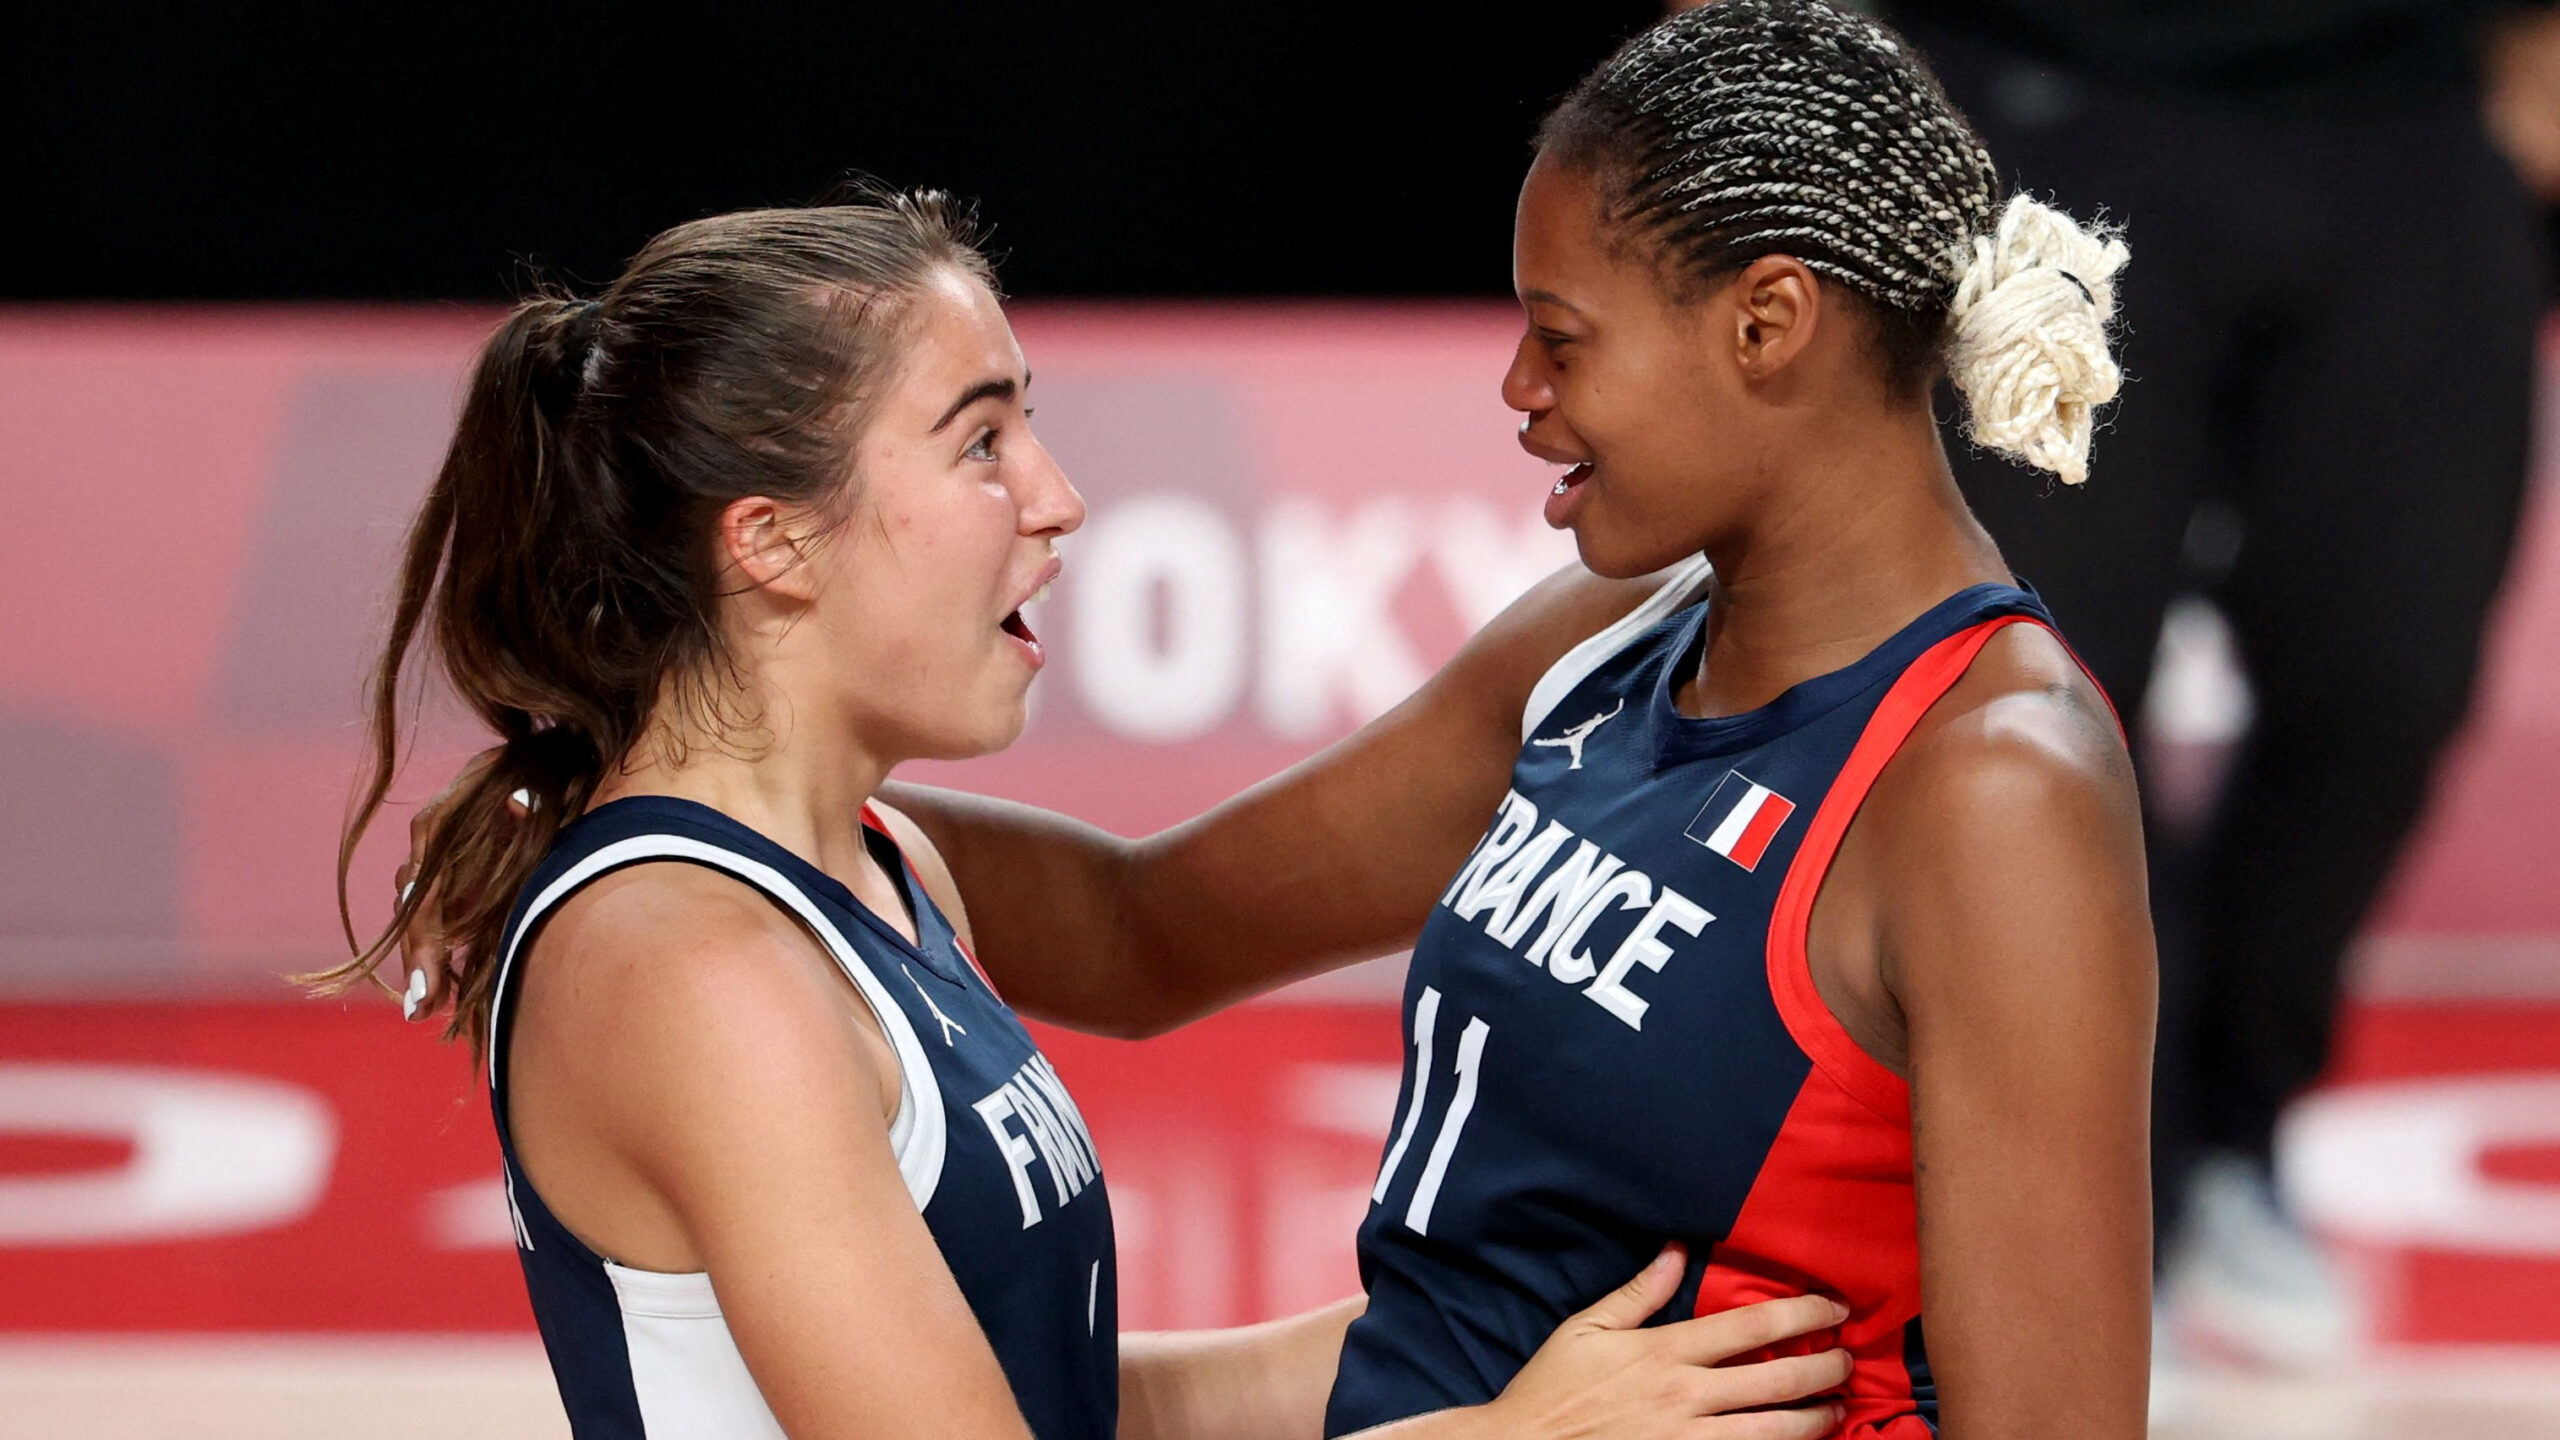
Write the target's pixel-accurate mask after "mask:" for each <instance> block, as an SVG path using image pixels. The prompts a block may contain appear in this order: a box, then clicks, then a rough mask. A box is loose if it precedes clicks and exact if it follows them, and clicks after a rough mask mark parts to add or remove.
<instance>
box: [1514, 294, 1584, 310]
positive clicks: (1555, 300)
mask: <svg viewBox="0 0 2560 1440" xmlns="http://www.w3.org/2000/svg"><path fill="white" fill-rule="evenodd" d="M1520 303H1521V304H1523V305H1553V306H1555V307H1556V308H1557V309H1559V310H1570V311H1572V312H1573V313H1574V314H1576V315H1579V314H1581V313H1582V307H1581V306H1579V305H1576V304H1574V303H1573V302H1572V301H1570V300H1567V299H1566V298H1564V297H1563V296H1561V295H1558V294H1556V293H1555V292H1554V291H1552V290H1523V291H1521V292H1520Z"/></svg>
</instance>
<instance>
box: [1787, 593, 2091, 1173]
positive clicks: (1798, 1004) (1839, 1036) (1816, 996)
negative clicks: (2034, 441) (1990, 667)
mask: <svg viewBox="0 0 2560 1440" xmlns="http://www.w3.org/2000/svg"><path fill="white" fill-rule="evenodd" d="M2018 624H2027V625H2039V626H2042V625H2043V622H2042V621H2040V620H2038V619H2037V618H2036V617H2034V616H2032V615H2001V616H1997V617H1994V618H1992V619H1989V620H1985V621H1983V622H1981V623H1980V624H1977V625H1972V626H1968V627H1966V628H1965V629H1963V630H1959V631H1957V632H1956V633H1955V634H1953V635H1950V636H1948V637H1947V638H1946V639H1944V640H1941V641H1939V642H1938V643H1937V644H1935V645H1932V646H1930V647H1929V649H1928V650H1927V651H1925V652H1924V653H1923V654H1922V655H1921V656H1920V658H1919V659H1917V660H1915V661H1913V662H1911V667H1910V668H1909V669H1907V670H1905V671H1903V672H1902V675H1901V678H1899V679H1897V680H1895V681H1894V682H1893V688H1892V689H1891V690H1888V691H1886V692H1885V697H1884V701H1883V703H1881V704H1879V705H1878V706H1877V707H1876V712H1875V714H1874V715H1873V716H1871V717H1869V719H1868V720H1867V728H1866V730H1865V731H1864V732H1863V733H1861V734H1860V735H1859V736H1858V743H1857V744H1856V745H1855V746H1854V747H1852V748H1851V749H1850V751H1849V760H1848V763H1847V764H1846V765H1844V766H1842V767H1841V770H1840V778H1839V779H1837V780H1835V781H1833V782H1832V785H1831V790H1830V793H1829V794H1827V795H1825V796H1824V797H1823V800H1822V805H1821V807H1820V808H1819V809H1817V810H1816V811H1815V812H1814V816H1813V822H1812V824H1811V825H1810V826H1808V827H1807V828H1806V830H1805V837H1804V844H1803V845H1802V846H1800V847H1798V849H1797V851H1796V856H1795V859H1794V860H1793V861H1792V862H1790V863H1789V864H1788V866H1787V876H1786V879H1785V880H1784V881H1782V882H1781V883H1780V885H1779V887H1778V902H1777V907H1776V909H1775V910H1774V911H1772V912H1771V914H1770V917H1769V956H1768V960H1769V993H1770V995H1771V996H1772V997H1773V998H1774V999H1775V1000H1776V1001H1777V1005H1778V1015H1779V1018H1780V1019H1782V1020H1784V1021H1785V1022H1786V1027H1787V1033H1788V1034H1789V1035H1790V1036H1792V1037H1793V1038H1794V1040H1795V1042H1796V1044H1797V1045H1798V1046H1799V1047H1801V1048H1802V1049H1803V1050H1804V1052H1805V1054H1806V1055H1808V1056H1810V1057H1812V1059H1813V1062H1814V1064H1816V1065H1818V1066H1820V1067H1821V1068H1822V1070H1823V1071H1824V1073H1826V1074H1828V1075H1829V1076H1830V1077H1831V1078H1832V1079H1833V1080H1834V1081H1835V1082H1837V1083H1838V1084H1839V1085H1840V1087H1841V1088H1842V1089H1844V1090H1846V1091H1848V1092H1849V1094H1850V1095H1851V1096H1852V1097H1854V1098H1855V1099H1857V1101H1858V1102H1859V1103H1860V1104H1863V1105H1865V1106H1866V1107H1867V1108H1868V1109H1870V1110H1873V1111H1874V1112H1876V1113H1877V1114H1878V1115H1880V1116H1882V1117H1883V1118H1885V1119H1887V1120H1889V1121H1892V1122H1893V1123H1894V1124H1896V1125H1901V1126H1908V1125H1909V1124H1910V1123H1911V1082H1909V1081H1907V1080H1905V1079H1903V1078H1902V1077H1901V1076H1899V1075H1897V1074H1895V1073H1894V1072H1893V1071H1892V1070H1891V1069H1890V1068H1888V1067H1887V1066H1886V1065H1885V1064H1884V1062H1883V1061H1880V1060H1878V1059H1876V1058H1875V1057H1874V1056H1872V1055H1870V1054H1868V1053H1867V1051H1866V1048H1865V1047H1864V1046H1861V1045H1860V1044H1859V1043H1858V1042H1857V1041H1856V1040H1855V1039H1853V1038H1852V1037H1851V1036H1850V1034H1849V1031H1848V1027H1846V1026H1844V1025H1842V1024H1841V1023H1840V1017H1838V1016H1837V1015H1834V1014H1833V1013H1831V1006H1830V1005H1829V1003H1828V1002H1826V1001H1824V999H1823V998H1822V992H1821V990H1820V989H1819V988H1818V987H1817V986H1816V985H1815V984H1814V983H1813V962H1812V959H1811V956H1810V955H1809V954H1808V952H1807V949H1806V945H1807V941H1808V939H1809V937H1810V935H1811V932H1812V927H1813V905H1814V901H1815V900H1817V899H1818V898H1820V896H1821V894H1822V882H1823V880H1824V879H1825V878H1827V877H1828V876H1829V874H1830V873H1831V862H1832V859H1833V858H1834V857H1835V856H1837V855H1838V854H1839V851H1840V842H1841V840H1842V839H1843V838H1845V837H1846V836H1847V835H1848V833H1849V822H1851V821H1852V820H1855V819H1857V818H1858V810H1859V808H1860V807H1861V806H1863V805H1864V804H1865V803H1866V799H1867V792H1868V791H1870V790H1872V789H1873V788H1874V787H1875V783H1876V777H1877V776H1879V775H1882V774H1883V773H1884V767H1885V766H1886V765H1887V764H1888V763H1890V762H1891V761H1892V759H1893V757H1894V756H1895V755H1896V754H1897V753H1899V752H1900V751H1901V749H1902V743H1903V742H1904V741H1905V740H1908V739H1909V738H1910V737H1911V732H1912V730H1913V729H1914V728H1916V727H1917V726H1918V725H1919V723H1920V720H1921V717H1922V716H1925V715H1927V714H1928V713H1929V710H1930V708H1931V707H1933V706H1935V705H1936V704H1937V703H1938V701H1939V700H1941V699H1943V698H1945V696H1946V693H1947V692H1948V691H1949V690H1951V689H1954V688H1955V684H1956V682H1957V681H1958V680H1961V679H1963V678H1964V673H1965V671H1966V670H1967V669H1969V668H1971V666H1972V665H1973V660H1974V657H1975V656H1976V655H1979V654H1981V653H1982V647H1983V646H1985V645H1987V644H1989V643H1990V642H1991V637H1992V636H1993V635H1995V634H1998V633H1999V632H2000V631H2001V630H2003V629H2005V628H2007V627H2009V626H2011V625H2018ZM2044 628H2045V629H2048V630H2050V629H2051V628H2052V627H2050V626H2044Z"/></svg>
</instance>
